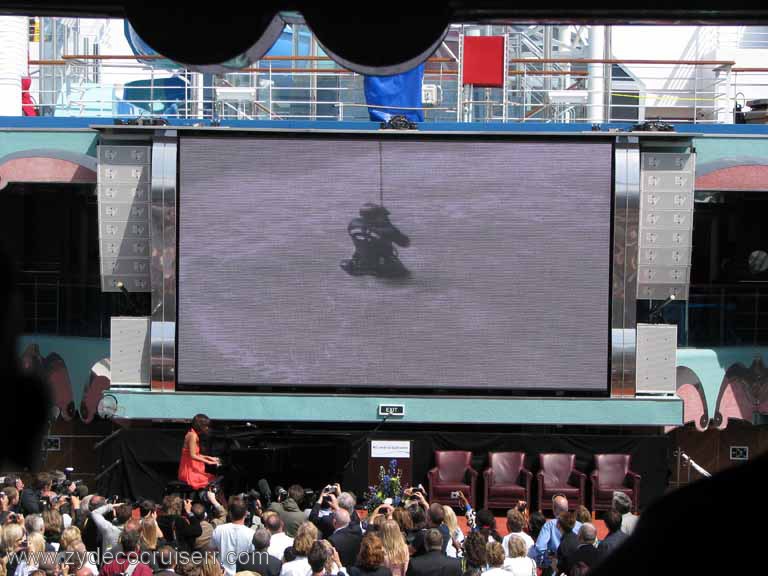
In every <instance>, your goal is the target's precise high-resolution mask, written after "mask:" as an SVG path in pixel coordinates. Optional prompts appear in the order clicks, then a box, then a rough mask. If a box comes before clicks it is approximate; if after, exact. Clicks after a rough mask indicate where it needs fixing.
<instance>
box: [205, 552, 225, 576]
mask: <svg viewBox="0 0 768 576" xmlns="http://www.w3.org/2000/svg"><path fill="white" fill-rule="evenodd" d="M200 576H224V568H222V567H221V564H220V563H219V561H218V560H217V559H216V556H214V555H213V554H204V555H203V561H202V564H201V565H200Z"/></svg>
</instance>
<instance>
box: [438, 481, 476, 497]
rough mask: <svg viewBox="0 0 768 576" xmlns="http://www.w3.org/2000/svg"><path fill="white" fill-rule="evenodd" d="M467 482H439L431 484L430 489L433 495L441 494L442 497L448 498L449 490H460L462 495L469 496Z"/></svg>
mask: <svg viewBox="0 0 768 576" xmlns="http://www.w3.org/2000/svg"><path fill="white" fill-rule="evenodd" d="M469 489H470V487H469V484H460V483H458V482H448V483H442V482H441V483H440V484H435V485H433V486H432V491H433V492H434V494H435V496H442V497H444V498H450V496H451V492H458V491H459V490H461V491H462V492H464V495H465V496H467V497H469Z"/></svg>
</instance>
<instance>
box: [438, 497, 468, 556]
mask: <svg viewBox="0 0 768 576" xmlns="http://www.w3.org/2000/svg"><path fill="white" fill-rule="evenodd" d="M443 522H444V523H445V526H446V528H448V532H449V533H450V535H451V539H450V540H449V541H448V547H447V548H446V549H445V553H446V554H447V555H448V556H449V557H450V558H458V557H460V556H461V548H462V544H463V543H464V532H462V531H461V528H459V521H458V520H457V519H456V513H455V512H454V511H453V508H451V507H450V506H443Z"/></svg>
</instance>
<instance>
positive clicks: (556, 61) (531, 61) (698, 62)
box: [508, 58, 736, 66]
mask: <svg viewBox="0 0 768 576" xmlns="http://www.w3.org/2000/svg"><path fill="white" fill-rule="evenodd" d="M508 62H511V63H517V64H670V65H675V64H676V65H685V66H733V65H734V64H736V62H735V61H733V60H617V59H615V58H605V59H603V58H536V59H534V58H510V59H509V60H508Z"/></svg>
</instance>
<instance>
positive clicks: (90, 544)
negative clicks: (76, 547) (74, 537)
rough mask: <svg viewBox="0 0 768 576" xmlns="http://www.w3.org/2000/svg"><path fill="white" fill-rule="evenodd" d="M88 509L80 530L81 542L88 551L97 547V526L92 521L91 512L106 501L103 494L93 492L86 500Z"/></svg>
mask: <svg viewBox="0 0 768 576" xmlns="http://www.w3.org/2000/svg"><path fill="white" fill-rule="evenodd" d="M87 502H88V504H87V506H88V510H87V513H86V514H85V515H84V516H83V519H82V523H81V525H80V531H81V532H82V535H83V543H84V544H85V547H86V548H87V549H88V552H96V551H97V550H98V548H99V527H98V526H97V525H96V522H94V521H93V512H94V511H95V510H97V509H99V508H101V507H102V506H104V504H105V503H106V499H105V498H104V496H101V495H99V494H93V495H92V496H91V497H90V498H89V499H88V500H87Z"/></svg>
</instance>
